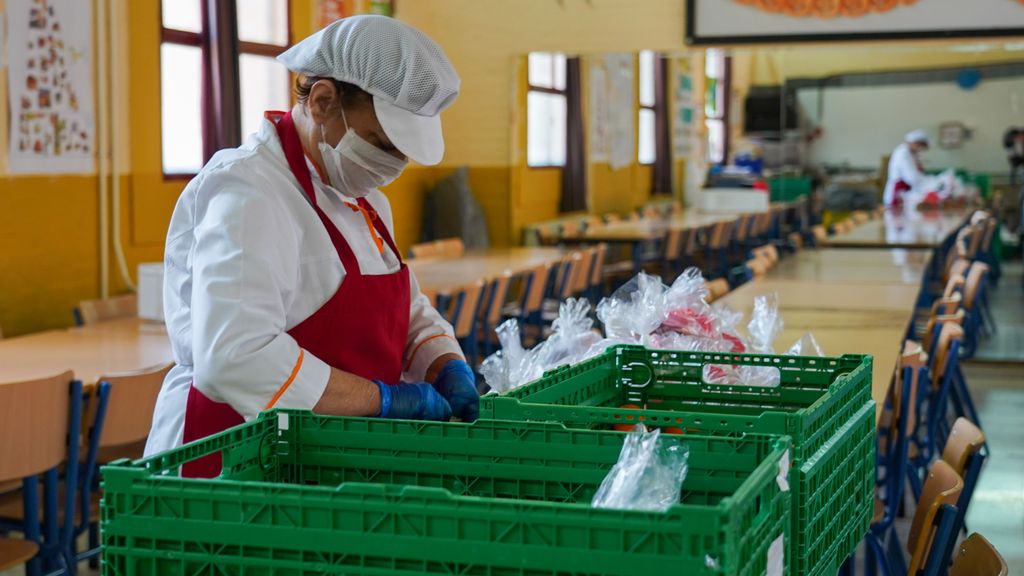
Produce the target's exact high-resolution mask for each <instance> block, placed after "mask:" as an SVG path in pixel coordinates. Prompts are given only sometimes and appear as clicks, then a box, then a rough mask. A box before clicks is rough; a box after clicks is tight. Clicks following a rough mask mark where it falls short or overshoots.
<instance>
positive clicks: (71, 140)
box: [7, 0, 96, 174]
mask: <svg viewBox="0 0 1024 576" xmlns="http://www.w3.org/2000/svg"><path fill="white" fill-rule="evenodd" d="M91 7H92V3H91V2H82V1H81V0H7V24H8V27H7V31H8V32H7V34H8V37H7V58H8V67H7V85H8V95H9V98H10V141H9V145H10V171H11V172H12V173H19V174H25V173H33V174H63V173H81V172H92V171H93V170H94V160H93V158H94V146H95V144H94V135H95V125H96V122H95V110H94V108H93V101H92V94H93V82H92V8H91Z"/></svg>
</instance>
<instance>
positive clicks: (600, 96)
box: [587, 58, 610, 163]
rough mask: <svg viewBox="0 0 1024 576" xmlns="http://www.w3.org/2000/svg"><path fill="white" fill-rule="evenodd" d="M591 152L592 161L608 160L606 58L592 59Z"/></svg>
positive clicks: (588, 148) (589, 150)
mask: <svg viewBox="0 0 1024 576" xmlns="http://www.w3.org/2000/svg"><path fill="white" fill-rule="evenodd" d="M589 84H590V129H589V132H590V145H589V146H587V150H588V152H590V161H591V162H600V163H605V162H608V140H609V138H610V136H609V134H608V117H609V116H610V114H609V112H608V74H607V73H606V72H605V69H604V59H603V58H595V59H592V60H591V61H590V79H589Z"/></svg>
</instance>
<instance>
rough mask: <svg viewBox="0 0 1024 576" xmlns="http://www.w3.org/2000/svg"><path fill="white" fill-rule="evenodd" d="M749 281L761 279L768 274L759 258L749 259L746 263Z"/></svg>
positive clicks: (766, 267)
mask: <svg viewBox="0 0 1024 576" xmlns="http://www.w3.org/2000/svg"><path fill="white" fill-rule="evenodd" d="M746 267H747V271H748V274H749V279H750V280H753V279H754V278H763V277H764V275H765V274H767V273H768V265H767V264H766V263H765V261H764V260H762V259H761V258H751V259H750V260H747V262H746Z"/></svg>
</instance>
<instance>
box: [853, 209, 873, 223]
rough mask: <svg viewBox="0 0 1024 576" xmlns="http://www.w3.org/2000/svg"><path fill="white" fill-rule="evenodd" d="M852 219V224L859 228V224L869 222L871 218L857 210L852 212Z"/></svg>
mask: <svg viewBox="0 0 1024 576" xmlns="http://www.w3.org/2000/svg"><path fill="white" fill-rule="evenodd" d="M852 218H853V223H854V224H857V225H858V226H859V225H861V224H864V223H866V222H867V221H868V220H870V219H871V216H869V215H868V213H867V212H865V211H863V210H857V211H856V212H854V213H853V214H852Z"/></svg>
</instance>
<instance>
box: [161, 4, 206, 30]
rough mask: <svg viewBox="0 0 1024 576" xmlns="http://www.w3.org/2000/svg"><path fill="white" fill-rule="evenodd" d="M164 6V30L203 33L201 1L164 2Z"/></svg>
mask: <svg viewBox="0 0 1024 576" xmlns="http://www.w3.org/2000/svg"><path fill="white" fill-rule="evenodd" d="M162 4H163V25H164V28H174V29H175V30H185V31H187V32H202V29H203V18H202V12H201V10H200V0H163V2H162Z"/></svg>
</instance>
